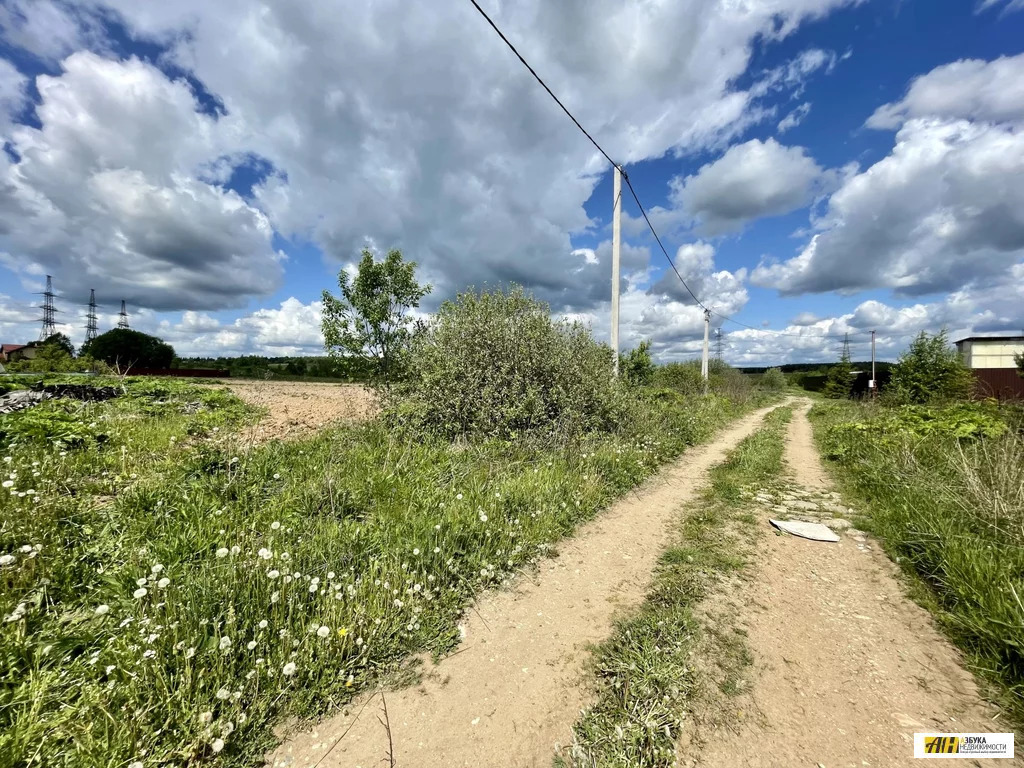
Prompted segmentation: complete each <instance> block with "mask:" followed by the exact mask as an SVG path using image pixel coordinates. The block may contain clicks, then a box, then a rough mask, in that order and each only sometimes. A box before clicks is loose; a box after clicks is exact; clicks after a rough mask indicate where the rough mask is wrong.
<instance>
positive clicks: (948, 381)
mask: <svg viewBox="0 0 1024 768" xmlns="http://www.w3.org/2000/svg"><path fill="white" fill-rule="evenodd" d="M973 383H974V379H973V377H972V376H971V372H970V370H968V368H967V367H966V366H965V365H964V363H963V360H962V359H961V358H960V355H959V354H958V353H957V351H956V350H955V349H954V348H953V347H951V346H950V345H949V341H948V339H947V336H946V332H945V331H944V330H943V331H940V332H939V333H937V334H935V335H934V336H930V335H929V334H927V333H926V332H924V331H921V333H920V334H918V336H917V338H915V339H914V341H913V342H911V344H910V347H908V348H907V351H906V352H904V353H903V355H902V356H900V359H899V362H898V363H897V364H896V366H895V367H894V368H893V369H892V379H891V380H890V381H889V386H888V387H887V388H886V396H887V397H888V398H889V400H890V401H891V402H896V403H930V402H943V401H948V400H962V399H964V398H966V397H968V396H969V395H970V393H971V388H972V386H973Z"/></svg>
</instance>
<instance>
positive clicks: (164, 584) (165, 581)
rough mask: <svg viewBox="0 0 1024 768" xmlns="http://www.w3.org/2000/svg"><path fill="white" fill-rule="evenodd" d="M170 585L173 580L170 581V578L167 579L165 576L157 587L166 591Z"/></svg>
mask: <svg viewBox="0 0 1024 768" xmlns="http://www.w3.org/2000/svg"><path fill="white" fill-rule="evenodd" d="M170 583H171V580H170V579H168V578H167V577H166V576H165V577H164V578H162V579H160V581H158V582H157V583H156V585H157V586H158V587H160V589H166V588H167V585H168V584H170Z"/></svg>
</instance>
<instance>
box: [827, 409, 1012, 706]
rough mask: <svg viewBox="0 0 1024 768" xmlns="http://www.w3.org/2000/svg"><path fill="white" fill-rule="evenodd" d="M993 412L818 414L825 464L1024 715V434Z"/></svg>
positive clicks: (978, 665)
mask: <svg viewBox="0 0 1024 768" xmlns="http://www.w3.org/2000/svg"><path fill="white" fill-rule="evenodd" d="M1003 415H1004V411H1003V410H1001V409H997V408H996V406H995V405H993V404H984V405H978V404H956V405H952V406H949V407H946V408H938V407H924V406H906V407H902V408H898V409H888V408H868V407H865V406H854V405H852V404H849V405H846V406H844V407H839V406H831V407H827V408H823V407H821V406H816V407H815V408H814V410H813V411H812V416H813V417H814V420H815V422H816V425H817V426H818V429H817V430H816V431H817V434H818V438H819V440H820V442H821V445H822V448H823V452H824V453H825V455H826V456H827V457H829V458H831V459H833V460H836V461H837V462H838V463H839V467H840V468H841V470H842V472H843V475H845V478H846V479H847V481H848V482H849V484H850V486H851V487H852V489H853V490H854V491H855V492H856V493H857V495H859V496H860V497H861V499H862V500H863V502H864V503H863V506H864V508H865V509H866V510H868V517H867V518H866V519H865V521H864V525H866V526H867V527H868V528H869V529H870V530H872V531H873V532H874V533H876V534H877V535H878V536H880V537H881V538H882V539H883V541H884V543H885V546H886V548H887V550H888V551H889V552H890V554H891V555H893V556H894V557H895V559H896V560H897V562H899V563H900V564H901V565H902V566H903V567H904V568H905V569H907V570H908V571H909V572H910V573H912V574H913V575H915V576H917V577H919V578H920V580H921V582H922V583H920V584H919V591H920V593H921V596H922V597H923V599H924V601H925V603H926V605H928V606H929V607H931V608H932V609H933V610H935V611H936V612H937V616H938V619H939V622H940V624H941V625H942V626H943V627H944V629H945V630H946V631H947V632H948V633H949V634H950V636H951V637H952V638H953V639H954V640H955V641H956V642H957V643H958V644H959V645H960V646H961V648H962V649H963V650H964V651H965V652H966V654H967V655H968V658H969V659H970V660H971V662H972V666H973V667H974V668H975V670H976V671H978V672H979V673H981V674H983V675H984V676H986V677H987V678H988V679H989V680H991V681H993V682H995V683H997V684H999V685H1001V686H1002V687H1003V689H1004V690H1005V691H1006V702H1005V703H1006V706H1007V708H1008V709H1010V710H1011V712H1013V713H1015V714H1016V715H1017V717H1022V716H1024V603H1022V602H1021V598H1022V597H1024V595H1022V594H1021V590H1020V579H1021V574H1022V573H1024V436H1022V433H1020V432H1017V431H1015V430H1012V429H1007V428H1006V425H1005V424H1004V423H1003V420H1002V418H1001V417H1002V416H1003Z"/></svg>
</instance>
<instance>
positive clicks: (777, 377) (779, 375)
mask: <svg viewBox="0 0 1024 768" xmlns="http://www.w3.org/2000/svg"><path fill="white" fill-rule="evenodd" d="M758 383H759V384H760V385H761V387H762V389H767V390H770V391H772V392H779V391H780V390H783V389H785V388H786V386H787V381H786V374H784V373H783V372H782V371H781V370H780V369H779V368H769V369H768V370H767V371H765V372H764V374H763V375H762V376H761V381H760V382H758Z"/></svg>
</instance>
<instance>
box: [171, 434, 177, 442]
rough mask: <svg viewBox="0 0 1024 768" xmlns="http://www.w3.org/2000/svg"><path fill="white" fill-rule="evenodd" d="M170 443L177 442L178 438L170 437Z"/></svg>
mask: <svg viewBox="0 0 1024 768" xmlns="http://www.w3.org/2000/svg"><path fill="white" fill-rule="evenodd" d="M171 442H172V443H176V442H178V438H176V437H175V436H174V435H171Z"/></svg>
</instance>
